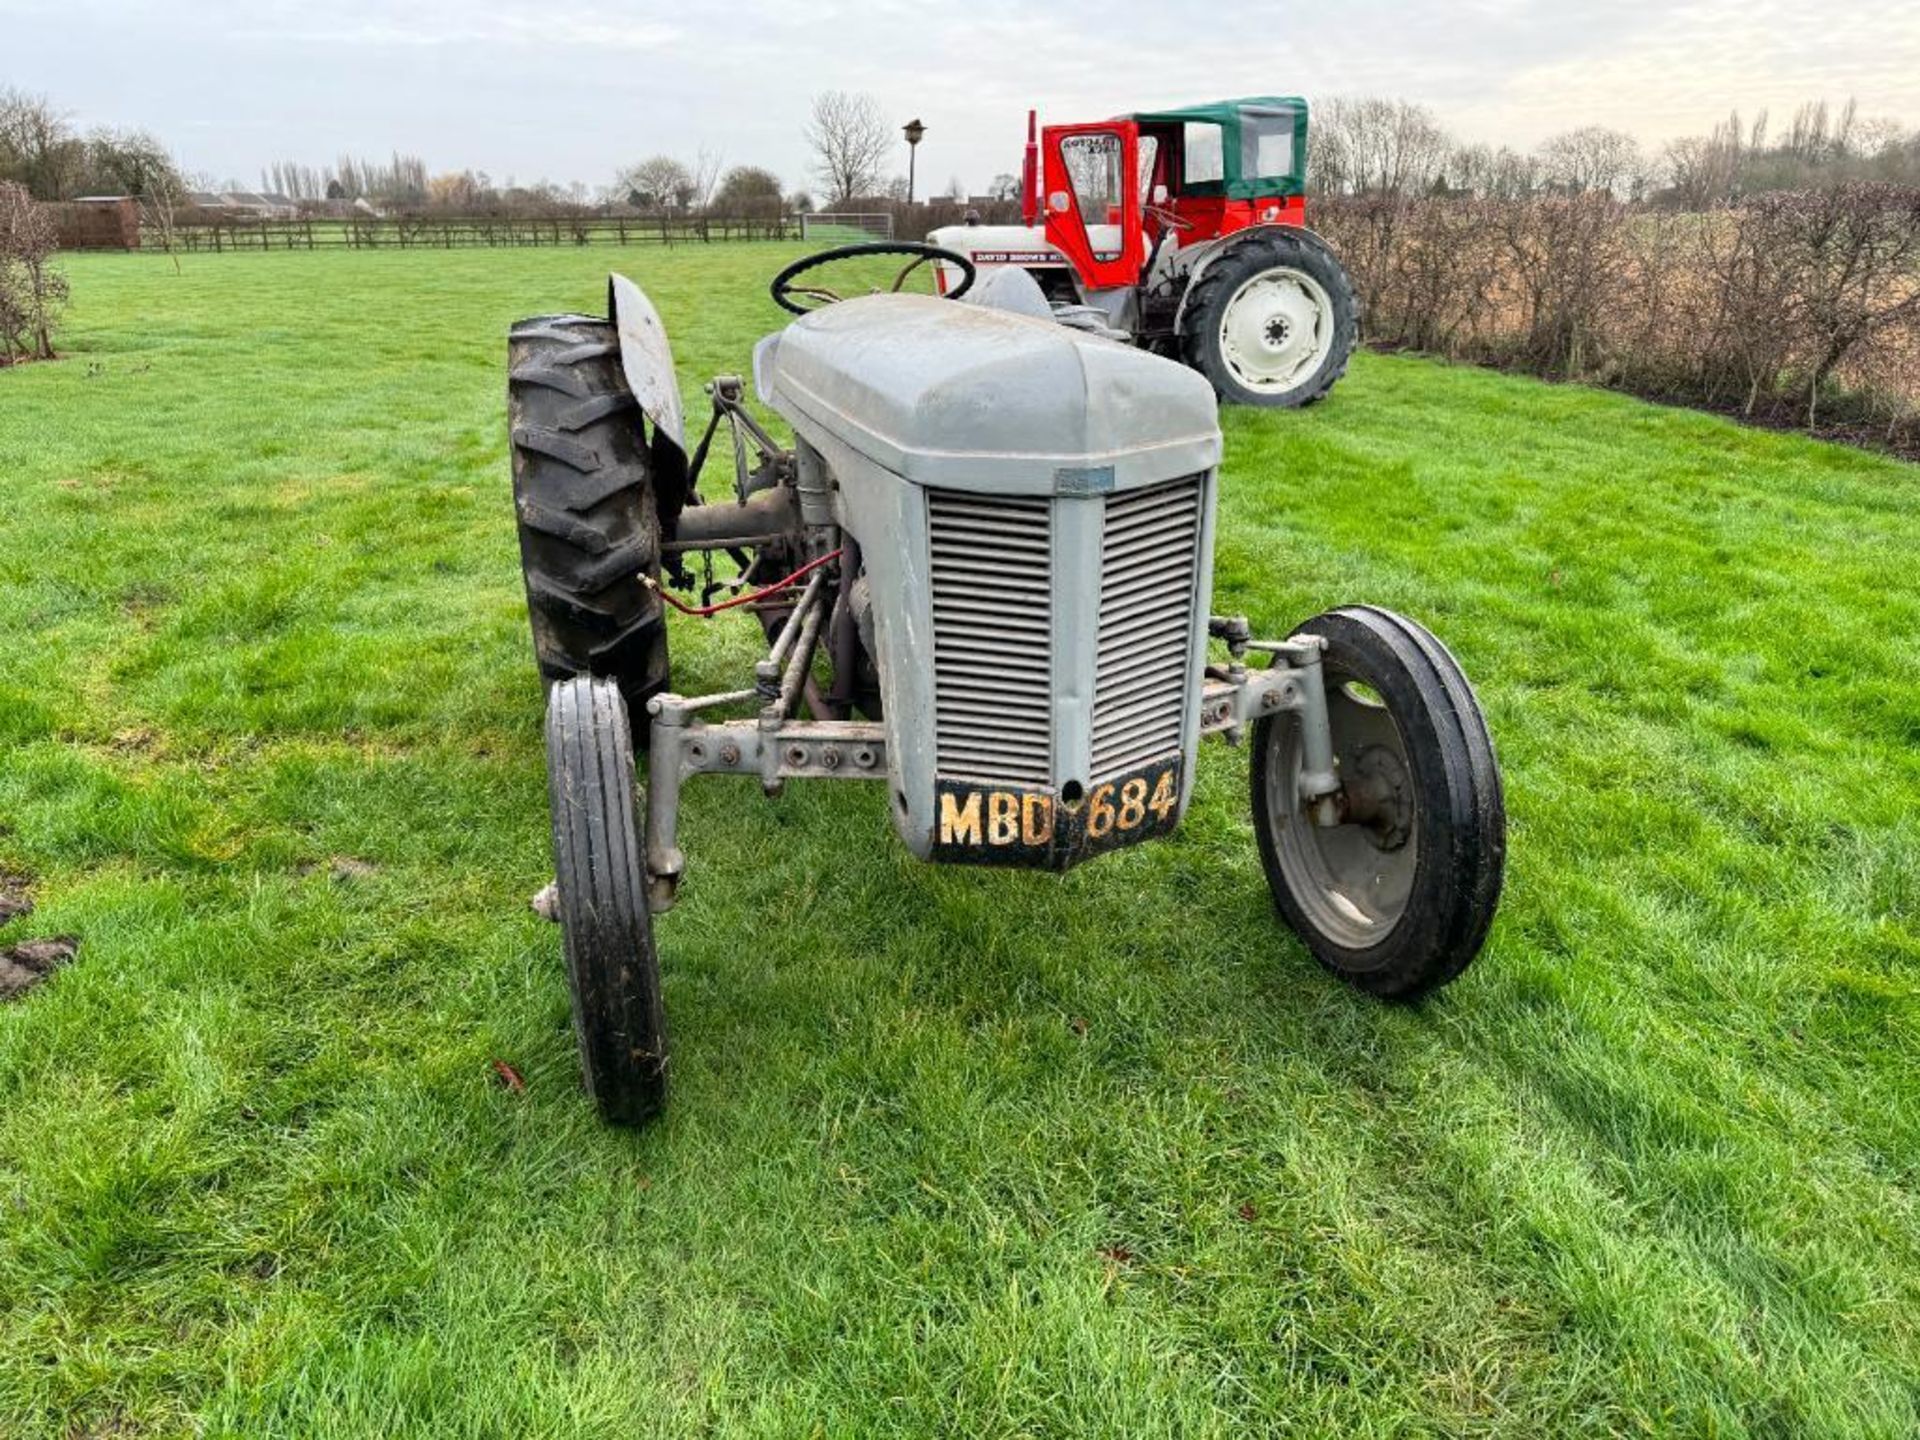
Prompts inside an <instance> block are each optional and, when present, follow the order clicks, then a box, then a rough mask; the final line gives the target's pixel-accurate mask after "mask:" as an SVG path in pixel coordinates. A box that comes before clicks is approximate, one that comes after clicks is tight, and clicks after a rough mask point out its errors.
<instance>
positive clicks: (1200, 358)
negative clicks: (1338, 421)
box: [1180, 230, 1359, 409]
mask: <svg viewBox="0 0 1920 1440" xmlns="http://www.w3.org/2000/svg"><path fill="white" fill-rule="evenodd" d="M1358 337H1359V319H1358V309H1357V307H1356V306H1355V304H1354V299H1353V284H1352V282H1351V281H1350V280H1348V279H1347V272H1346V269H1345V267H1343V266H1342V265H1341V264H1340V262H1339V260H1338V259H1336V258H1335V257H1334V254H1333V252H1332V251H1330V250H1329V249H1327V247H1326V246H1325V245H1323V244H1322V243H1321V242H1320V240H1319V239H1318V238H1317V237H1315V236H1313V235H1311V234H1309V233H1307V232H1306V231H1304V230H1256V231H1253V232H1251V233H1249V234H1248V235H1247V236H1246V237H1245V238H1243V239H1240V240H1231V241H1229V242H1227V247H1226V249H1225V250H1224V251H1223V252H1222V253H1221V254H1220V255H1218V256H1216V257H1215V258H1214V259H1213V261H1212V262H1211V263H1210V264H1208V265H1207V267H1206V268H1205V269H1204V270H1202V271H1201V272H1200V278H1199V280H1197V281H1196V282H1195V283H1194V286H1193V290H1192V292H1191V293H1190V294H1189V295H1188V296H1187V300H1186V306H1185V308H1184V310H1183V311H1182V313H1181V320H1180V344H1181V352H1182V354H1183V356H1184V357H1185V359H1186V362H1187V364H1189V365H1191V366H1192V367H1193V368H1194V369H1196V370H1198V371H1199V372H1200V373H1201V374H1202V375H1205V376H1206V377H1207V379H1209V380H1211V381H1212V382H1213V388H1214V392H1215V393H1216V394H1217V395H1219V397H1220V398H1221V400H1223V401H1225V402H1226V403H1228V404H1230V405H1265V406H1277V407H1279V408H1282V409H1295V408H1298V407H1299V406H1302V405H1311V404H1313V402H1314V401H1316V400H1318V399H1320V398H1321V397H1322V396H1324V395H1325V394H1326V393H1327V391H1329V390H1331V389H1332V388H1333V384H1334V382H1335V381H1336V380H1338V379H1339V378H1340V377H1341V376H1342V375H1344V374H1346V373H1347V359H1348V357H1349V356H1350V355H1351V354H1352V353H1353V347H1354V344H1355V343H1356V341H1357V340H1358Z"/></svg>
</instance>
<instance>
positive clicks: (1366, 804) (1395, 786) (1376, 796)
mask: <svg viewBox="0 0 1920 1440" xmlns="http://www.w3.org/2000/svg"><path fill="white" fill-rule="evenodd" d="M1409 788H1410V787H1409V785H1408V782H1407V767H1406V765H1405V764H1404V763H1403V762H1402V761H1401V759H1400V757H1399V756H1398V755H1396V754H1394V752H1393V751H1391V750H1389V749H1388V748H1387V747H1386V746H1384V745H1369V746H1367V747H1366V748H1364V749H1363V750H1361V751H1360V753H1359V754H1358V755H1356V756H1354V758H1353V764H1352V766H1351V767H1350V769H1349V770H1348V771H1347V783H1346V786H1345V788H1344V789H1343V790H1342V791H1341V799H1342V800H1343V801H1344V805H1343V815H1344V818H1345V819H1346V820H1347V821H1348V822H1349V823H1351V824H1354V825H1358V826H1359V827H1360V828H1361V829H1362V830H1363V831H1364V832H1365V834H1366V837H1367V839H1368V841H1369V843H1371V844H1372V845H1373V847H1374V848H1375V849H1376V850H1384V851H1393V850H1398V849H1399V848H1400V847H1401V846H1403V845H1405V844H1406V843H1407V837H1408V836H1409V835H1411V834H1412V833H1413V797H1412V795H1411V794H1410V793H1409Z"/></svg>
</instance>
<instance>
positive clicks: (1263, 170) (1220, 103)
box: [1128, 95, 1307, 200]
mask: <svg viewBox="0 0 1920 1440" xmlns="http://www.w3.org/2000/svg"><path fill="white" fill-rule="evenodd" d="M1128 118H1129V119H1131V120H1133V121H1135V122H1136V123H1137V124H1140V125H1143V126H1148V125H1180V126H1187V125H1217V126H1218V127H1219V128H1220V161H1219V163H1218V165H1217V166H1216V168H1217V169H1218V170H1219V171H1220V172H1221V173H1220V174H1219V175H1218V176H1208V177H1204V178H1199V179H1196V178H1195V177H1194V175H1193V174H1191V173H1189V174H1188V175H1187V177H1186V179H1185V180H1184V181H1183V183H1182V185H1181V190H1182V192H1183V193H1185V194H1188V195H1224V196H1226V197H1227V198H1228V199H1230V200H1257V199H1260V198H1262V197H1264V196H1268V195H1301V194H1304V193H1305V192H1306V176H1307V102H1306V101H1305V100H1304V99H1302V98H1301V97H1300V96H1298V95H1252V96H1248V97H1247V98H1245V99H1241V100H1216V101H1214V102H1213V103H1212V104H1210V105H1187V106H1183V107H1181V108H1180V109H1178V110H1150V111H1143V112H1141V113H1140V114H1137V115H1132V116H1129V117H1128ZM1195 148H1196V147H1194V146H1193V145H1191V144H1189V146H1188V154H1189V155H1190V156H1191V155H1192V154H1193V153H1194V150H1195ZM1191 168H1192V166H1191V162H1190V163H1189V169H1190V170H1191Z"/></svg>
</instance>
